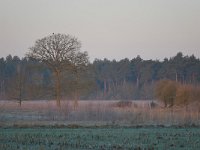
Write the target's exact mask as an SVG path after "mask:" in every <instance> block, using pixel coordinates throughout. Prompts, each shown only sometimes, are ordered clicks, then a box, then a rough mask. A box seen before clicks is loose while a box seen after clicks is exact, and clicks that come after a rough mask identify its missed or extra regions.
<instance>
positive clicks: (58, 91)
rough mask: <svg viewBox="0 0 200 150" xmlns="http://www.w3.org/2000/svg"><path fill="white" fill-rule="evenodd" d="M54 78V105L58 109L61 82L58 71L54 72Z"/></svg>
mask: <svg viewBox="0 0 200 150" xmlns="http://www.w3.org/2000/svg"><path fill="white" fill-rule="evenodd" d="M55 76H56V84H55V90H56V104H57V106H58V107H60V106H61V105H60V98H61V82H60V71H59V70H56V71H55Z"/></svg>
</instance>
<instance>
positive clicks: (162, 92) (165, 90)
mask: <svg viewBox="0 0 200 150" xmlns="http://www.w3.org/2000/svg"><path fill="white" fill-rule="evenodd" d="M155 90H156V91H155V93H156V98H158V100H160V101H162V102H163V103H164V105H165V107H171V106H173V105H174V101H175V97H176V90H177V83H176V82H174V81H171V80H161V81H159V82H158V83H157V86H156V89H155Z"/></svg>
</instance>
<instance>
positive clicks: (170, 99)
mask: <svg viewBox="0 0 200 150" xmlns="http://www.w3.org/2000/svg"><path fill="white" fill-rule="evenodd" d="M155 93H156V97H157V99H158V100H160V101H161V102H163V103H164V106H165V107H172V106H174V105H176V106H186V107H187V106H188V105H189V104H192V103H195V102H197V103H198V102H199V100H200V88H199V87H198V86H195V85H191V84H181V83H178V82H175V81H171V80H161V81H159V82H158V83H157V86H156V89H155Z"/></svg>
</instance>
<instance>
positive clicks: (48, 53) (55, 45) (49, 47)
mask: <svg viewBox="0 0 200 150" xmlns="http://www.w3.org/2000/svg"><path fill="white" fill-rule="evenodd" d="M80 47H81V43H80V41H79V40H78V39H77V38H75V37H73V36H71V35H65V34H52V35H50V36H47V37H44V38H42V39H39V40H37V41H36V42H35V45H34V46H33V47H31V48H30V51H29V53H28V54H27V56H28V57H31V58H34V59H37V60H39V61H41V62H43V63H45V64H47V65H48V66H49V68H50V69H51V70H52V71H53V72H54V75H55V80H56V82H55V83H56V84H55V92H56V102H57V106H59V107H60V99H61V73H62V72H63V71H64V70H66V69H70V68H71V66H74V64H75V65H76V66H77V64H78V62H77V60H79V59H78V58H79V56H80V55H81V56H82V55H86V54H87V53H86V52H83V53H82V52H80ZM75 60H76V61H75ZM80 61H81V62H82V63H84V61H85V60H82V59H80Z"/></svg>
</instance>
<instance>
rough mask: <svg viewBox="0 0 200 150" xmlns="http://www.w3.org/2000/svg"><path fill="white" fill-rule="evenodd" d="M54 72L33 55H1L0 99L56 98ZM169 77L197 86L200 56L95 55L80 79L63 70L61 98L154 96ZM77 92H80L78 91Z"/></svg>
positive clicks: (136, 97)
mask: <svg viewBox="0 0 200 150" xmlns="http://www.w3.org/2000/svg"><path fill="white" fill-rule="evenodd" d="M53 76H54V74H53V72H52V71H51V70H50V69H48V67H47V66H46V65H45V64H43V63H41V62H39V61H36V60H34V59H30V58H29V59H28V58H22V59H20V58H19V57H18V56H14V57H12V56H11V55H9V56H7V57H6V58H1V59H0V99H16V100H20V101H22V100H30V99H54V98H55V92H54V91H55V90H54V87H55V86H54V84H55V81H54V78H53ZM162 79H169V80H172V81H175V82H179V83H181V84H190V85H195V86H198V85H199V83H200V60H199V59H197V58H196V57H195V56H193V55H192V56H183V54H182V53H181V52H180V53H178V54H177V55H176V56H174V57H172V58H170V59H167V58H166V59H164V60H163V61H159V60H143V59H142V58H140V56H137V57H136V58H133V59H131V60H129V59H122V60H120V61H116V60H112V61H110V60H107V59H104V60H99V59H96V60H95V61H94V62H93V63H90V64H88V65H87V66H86V68H85V69H84V70H82V71H79V78H78V80H77V78H76V75H75V74H74V72H72V71H70V70H66V71H63V73H62V85H61V86H62V88H61V90H62V91H61V97H62V99H74V98H75V97H76V99H77V96H78V99H154V98H155V94H154V90H155V86H156V82H157V81H159V80H162ZM77 93H78V94H77Z"/></svg>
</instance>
